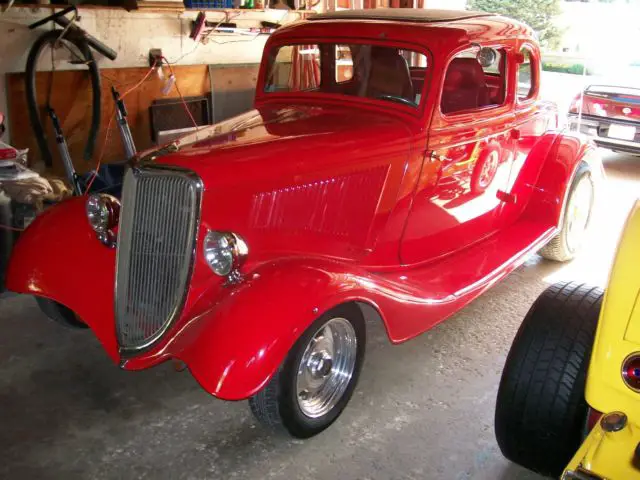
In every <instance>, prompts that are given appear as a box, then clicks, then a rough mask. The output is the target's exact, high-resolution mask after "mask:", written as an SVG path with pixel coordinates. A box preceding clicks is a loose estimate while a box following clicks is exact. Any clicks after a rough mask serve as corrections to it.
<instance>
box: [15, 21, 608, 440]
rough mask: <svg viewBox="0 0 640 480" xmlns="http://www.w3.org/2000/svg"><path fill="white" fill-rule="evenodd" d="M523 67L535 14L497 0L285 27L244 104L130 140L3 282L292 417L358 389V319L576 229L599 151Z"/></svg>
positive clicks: (413, 331)
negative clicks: (145, 143) (126, 156)
mask: <svg viewBox="0 0 640 480" xmlns="http://www.w3.org/2000/svg"><path fill="white" fill-rule="evenodd" d="M539 79H540V51H539V48H538V45H537V44H536V41H535V37H534V35H533V33H532V31H531V29H530V28H528V27H527V26H525V25H522V24H520V23H518V22H515V21H513V20H510V19H507V18H503V17H500V16H496V15H491V14H486V13H481V12H465V11H442V10H404V9H395V10H394V9H379V10H367V11H344V12H334V13H327V14H321V15H316V16H314V17H312V18H310V19H309V20H307V21H303V22H300V23H296V24H292V25H290V26H285V27H282V28H280V29H279V30H278V31H277V33H275V34H274V35H272V36H271V38H270V39H269V41H268V42H267V45H266V47H265V51H264V56H263V60H262V65H261V69H260V74H259V78H258V87H257V92H256V97H255V108H254V109H253V110H251V111H249V112H247V113H245V114H242V115H240V116H238V117H235V118H233V119H231V120H228V121H225V122H223V123H220V124H217V125H213V126H211V127H207V128H205V129H204V130H200V131H198V132H196V133H194V134H191V135H190V136H187V137H184V138H182V139H180V140H178V141H176V142H174V143H172V144H170V145H168V146H165V147H163V148H161V149H159V150H156V151H152V152H147V153H145V154H142V155H141V157H140V158H139V159H137V161H136V162H135V163H134V164H133V165H132V166H131V168H130V169H129V170H128V172H127V173H126V175H125V180H124V186H123V192H122V197H121V199H116V198H114V197H111V196H109V195H105V194H94V195H90V196H89V197H84V198H74V199H70V200H68V201H66V202H64V203H61V204H60V205H57V206H55V207H53V208H51V209H50V210H48V211H47V212H46V213H44V214H42V215H41V216H40V217H38V218H37V219H36V221H34V222H33V224H32V225H31V226H29V228H28V229H27V230H26V231H25V232H24V234H23V235H22V236H21V238H20V240H19V242H18V244H17V246H16V247H15V249H14V252H13V256H12V259H11V262H10V265H9V269H8V286H9V288H10V289H12V290H14V291H16V292H21V293H28V294H32V295H35V296H36V297H37V298H38V299H39V303H40V305H41V307H42V308H43V310H45V312H46V313H48V315H49V316H50V317H52V318H54V319H57V320H58V321H61V322H62V323H66V324H71V325H76V326H78V325H85V326H88V327H90V328H91V329H92V330H93V331H94V332H95V334H96V336H97V337H98V339H99V340H100V342H101V343H102V345H103V346H104V349H105V350H106V351H107V353H108V354H109V356H110V357H111V358H112V359H113V360H114V361H115V362H117V363H118V364H119V365H120V366H121V367H122V368H124V369H127V370H138V369H144V368H148V367H151V366H153V365H156V364H158V363H160V362H163V361H166V360H169V359H174V360H176V361H179V362H183V363H184V364H185V365H186V366H187V367H188V368H189V370H190V371H191V373H192V375H193V376H194V377H195V378H196V379H197V381H198V382H199V383H200V385H202V387H203V388H204V389H205V390H206V391H208V392H210V393H211V394H212V395H214V396H215V397H218V398H221V399H225V400H241V399H249V403H250V406H251V410H252V411H253V413H254V414H255V415H256V416H257V417H258V418H259V419H260V420H261V421H263V422H264V423H266V424H269V425H272V426H277V425H278V426H283V427H285V428H286V430H288V431H289V432H290V433H291V434H292V435H294V436H297V437H309V436H311V435H314V434H316V433H318V432H320V431H321V430H323V429H324V428H326V427H327V426H328V425H330V424H331V423H332V422H333V421H334V420H335V419H336V418H337V417H338V415H340V413H341V412H342V410H343V409H344V407H345V405H346V404H347V402H348V401H349V399H350V397H351V395H352V393H353V391H354V388H355V385H356V382H357V379H358V375H359V373H360V369H361V366H362V362H363V357H364V351H365V343H366V342H365V320H366V319H375V320H378V321H381V322H383V323H384V325H385V327H386V331H387V333H388V336H389V338H390V340H391V341H392V342H394V343H399V342H403V341H405V340H408V339H410V338H412V337H414V336H416V335H419V334H420V333H422V332H424V331H426V330H428V329H430V328H432V327H433V326H434V325H436V324H438V323H439V322H441V321H442V320H444V319H446V318H447V317H449V316H450V315H452V314H453V313H454V312H456V311H457V310H459V309H460V308H462V307H463V306H464V305H466V304H467V303H469V302H470V301H471V300H472V299H473V298H475V297H477V296H478V295H480V294H481V293H482V292H484V291H485V290H487V289H488V288H489V287H490V286H492V285H493V284H495V283H496V282H497V281H498V280H500V279H502V278H503V277H505V276H506V275H507V274H508V273H509V272H511V271H512V270H513V269H515V268H516V267H517V266H518V265H520V264H521V263H522V262H523V261H524V260H525V259H526V257H527V256H528V255H530V254H532V253H535V252H536V251H539V250H540V251H541V252H542V254H543V255H545V256H547V257H549V258H551V259H555V260H568V259H570V258H571V257H573V255H574V254H575V253H576V252H577V250H578V249H579V247H580V243H581V239H582V236H583V234H584V232H585V229H586V227H587V224H588V221H589V216H590V211H591V207H592V203H593V198H594V180H595V179H596V178H597V177H598V175H600V174H601V172H602V170H601V169H602V167H601V164H600V161H599V159H598V157H597V155H596V149H595V147H594V146H593V145H591V144H590V143H585V142H584V141H582V140H581V139H580V137H577V136H571V135H567V134H564V133H562V132H560V131H558V130H557V112H556V110H555V108H554V107H553V105H550V104H546V103H544V102H541V101H540V100H539V98H538V90H539V84H538V82H539ZM61 229H64V232H65V233H64V235H63V234H61ZM43 246H44V247H43ZM78 258H81V259H86V261H87V263H88V262H91V265H92V269H91V273H89V274H88V273H87V268H86V265H83V262H78Z"/></svg>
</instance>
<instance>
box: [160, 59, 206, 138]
mask: <svg viewBox="0 0 640 480" xmlns="http://www.w3.org/2000/svg"><path fill="white" fill-rule="evenodd" d="M162 60H164V61H165V63H166V64H167V66H168V67H169V70H170V71H171V75H173V78H174V79H175V86H176V92H178V95H179V96H180V100H182V106H183V107H184V110H185V111H186V112H187V115H189V118H190V119H191V122H192V123H193V126H194V127H195V128H196V130H197V129H198V124H197V123H196V119H195V118H193V115H192V114H191V110H189V106H188V105H187V102H186V101H185V99H184V97H183V96H182V93H181V92H180V88H179V87H178V79H177V78H176V76H175V74H174V73H173V67H172V66H171V64H170V63H169V60H167V59H166V58H165V57H162Z"/></svg>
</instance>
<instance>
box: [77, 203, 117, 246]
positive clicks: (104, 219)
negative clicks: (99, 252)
mask: <svg viewBox="0 0 640 480" xmlns="http://www.w3.org/2000/svg"><path fill="white" fill-rule="evenodd" d="M85 209H86V212H87V220H88V221H89V225H91V228H92V229H93V231H94V232H96V234H97V236H98V239H99V240H100V241H101V242H102V243H104V244H105V245H109V246H113V245H114V243H113V241H114V240H115V235H114V234H113V233H112V232H111V230H112V229H114V228H115V227H116V226H117V225H118V220H119V217H120V201H119V200H118V199H117V198H115V197H113V196H111V195H107V194H106V193H96V194H93V195H89V198H88V199H87V203H86V205H85Z"/></svg>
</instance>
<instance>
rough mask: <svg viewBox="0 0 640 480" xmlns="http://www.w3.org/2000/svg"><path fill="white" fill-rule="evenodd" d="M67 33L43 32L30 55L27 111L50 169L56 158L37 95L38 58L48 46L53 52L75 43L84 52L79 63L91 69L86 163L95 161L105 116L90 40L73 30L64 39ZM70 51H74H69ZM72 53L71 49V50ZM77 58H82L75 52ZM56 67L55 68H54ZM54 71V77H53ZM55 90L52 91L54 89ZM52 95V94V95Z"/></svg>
mask: <svg viewBox="0 0 640 480" xmlns="http://www.w3.org/2000/svg"><path fill="white" fill-rule="evenodd" d="M63 32H64V31H63V30H51V31H49V32H45V33H43V34H42V35H41V36H40V37H38V39H37V40H36V41H35V43H34V44H33V46H32V47H31V50H29V56H28V58H27V65H26V68H25V70H26V72H25V83H26V94H27V108H28V110H29V119H30V122H31V128H32V129H33V133H34V135H35V137H36V140H37V142H38V149H39V150H40V157H41V158H42V160H43V161H44V163H45V165H47V167H51V166H52V164H53V162H52V158H53V157H52V155H51V150H50V149H49V143H48V141H47V135H46V132H45V128H44V125H43V123H42V119H41V118H40V108H39V107H38V102H37V92H36V70H37V64H38V59H39V58H40V55H41V53H42V51H43V50H44V49H45V48H46V47H47V46H48V47H49V48H50V49H52V51H53V49H54V48H56V47H58V46H59V45H58V43H59V42H68V43H71V44H72V45H73V46H74V47H75V48H76V49H77V50H78V52H79V53H80V57H79V58H77V60H78V61H79V62H81V63H84V64H85V65H87V67H88V68H89V77H90V78H91V93H92V98H91V108H92V115H91V126H90V127H89V134H88V136H87V143H86V145H85V148H84V154H83V157H84V159H85V161H89V160H91V158H92V157H93V153H94V150H95V146H96V137H97V135H98V131H99V130H100V115H101V104H100V88H101V86H100V70H99V68H98V64H97V62H96V61H95V59H94V57H93V54H92V53H91V49H90V48H89V45H88V43H87V41H86V39H85V38H84V37H83V36H81V35H79V34H78V33H76V32H75V31H74V30H69V31H67V32H66V33H64V38H61V36H62V35H63ZM63 48H67V49H69V47H68V46H65V45H63ZM69 50H70V49H69ZM70 51H71V50H70ZM72 53H73V54H74V55H75V56H76V57H78V55H77V54H76V53H74V52H72ZM52 68H53V65H52ZM53 73H54V72H53V71H52V72H51V75H52V76H53ZM51 82H53V78H51ZM50 90H51V88H50ZM49 93H51V92H49ZM50 100H51V99H50V95H48V97H47V105H46V107H47V108H50V107H51V105H50V104H49V102H50Z"/></svg>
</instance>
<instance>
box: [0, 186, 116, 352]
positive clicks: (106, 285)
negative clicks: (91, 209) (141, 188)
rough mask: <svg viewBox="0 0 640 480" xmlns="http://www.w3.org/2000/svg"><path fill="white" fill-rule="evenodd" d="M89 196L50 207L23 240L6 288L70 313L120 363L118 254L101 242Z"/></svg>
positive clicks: (11, 264)
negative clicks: (92, 222) (89, 219)
mask: <svg viewBox="0 0 640 480" xmlns="http://www.w3.org/2000/svg"><path fill="white" fill-rule="evenodd" d="M85 201H86V198H85V197H76V198H72V199H70V200H67V201H64V202H62V203H60V204H58V205H55V206H53V207H51V208H49V209H48V210H47V211H45V212H44V213H42V214H41V215H39V216H38V217H36V219H35V220H34V221H33V223H32V224H31V225H30V226H29V227H28V228H27V229H26V230H25V231H24V232H23V233H22V234H21V235H20V238H19V239H18V241H17V243H16V245H15V247H14V249H13V252H12V254H11V258H10V260H9V265H8V267H7V280H6V285H7V288H8V289H9V290H12V291H14V292H17V293H26V294H31V295H38V296H41V297H45V298H49V299H51V300H55V301H56V302H58V303H61V304H62V305H64V306H66V307H68V308H70V309H71V310H72V311H73V312H75V313H76V315H78V317H80V319H81V320H82V321H83V322H84V323H86V324H87V325H88V326H89V327H91V329H92V330H93V331H94V332H95V334H96V336H97V337H98V339H99V340H100V342H101V343H102V345H103V346H104V348H105V349H106V351H107V353H108V354H109V356H110V357H111V358H112V359H113V360H114V361H117V360H118V351H117V345H116V337H115V325H114V322H113V318H114V312H113V286H114V271H115V258H116V256H115V250H114V249H109V248H106V247H105V246H104V245H103V244H102V243H100V241H98V239H97V238H96V236H95V234H94V232H93V230H92V229H91V227H90V226H89V224H88V222H87V219H86V215H85Z"/></svg>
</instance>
